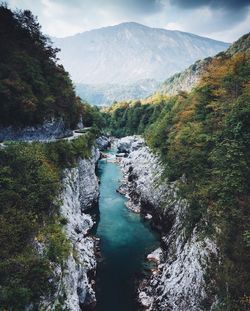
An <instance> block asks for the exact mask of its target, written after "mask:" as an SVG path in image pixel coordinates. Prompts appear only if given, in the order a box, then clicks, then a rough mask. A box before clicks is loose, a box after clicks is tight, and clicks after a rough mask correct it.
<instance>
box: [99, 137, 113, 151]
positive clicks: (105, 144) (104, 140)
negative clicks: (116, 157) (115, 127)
mask: <svg viewBox="0 0 250 311" xmlns="http://www.w3.org/2000/svg"><path fill="white" fill-rule="evenodd" d="M96 145H97V147H98V149H99V150H101V151H103V150H107V149H108V148H109V147H110V146H111V139H110V138H109V137H106V136H100V137H98V138H97V139H96Z"/></svg>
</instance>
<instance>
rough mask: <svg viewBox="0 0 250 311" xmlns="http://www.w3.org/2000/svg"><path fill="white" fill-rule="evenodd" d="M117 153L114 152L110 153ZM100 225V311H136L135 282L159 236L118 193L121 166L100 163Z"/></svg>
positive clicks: (98, 294)
mask: <svg viewBox="0 0 250 311" xmlns="http://www.w3.org/2000/svg"><path fill="white" fill-rule="evenodd" d="M110 153H111V154H112V153H113V154H114V153H115V151H114V150H113V151H112V150H111V151H110ZM98 174H99V177H100V199H99V210H100V222H99V224H98V227H97V233H96V235H97V237H99V238H100V239H101V244H100V246H101V253H102V260H101V262H100V263H99V264H98V269H97V301H98V302H97V311H136V310H138V306H137V305H136V302H135V280H136V277H137V276H138V275H139V274H141V273H142V272H143V271H144V270H145V255H146V254H147V253H149V252H151V251H152V250H154V249H155V248H156V247H157V246H158V245H159V242H158V237H157V235H156V234H154V233H153V232H152V231H151V230H150V228H149V226H148V225H147V224H145V223H144V222H143V221H142V220H141V218H140V216H139V215H138V214H135V213H133V212H131V211H129V210H128V209H127V208H126V206H125V202H126V198H125V197H124V196H122V195H120V194H119V193H117V192H116V189H117V188H118V187H119V183H120V180H121V178H122V172H121V169H120V167H119V165H118V164H116V163H110V162H107V161H106V160H100V161H99V165H98Z"/></svg>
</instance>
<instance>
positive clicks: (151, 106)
mask: <svg viewBox="0 0 250 311" xmlns="http://www.w3.org/2000/svg"><path fill="white" fill-rule="evenodd" d="M164 104H165V98H164V97H161V96H160V95H158V96H157V97H155V98H154V99H153V100H152V102H150V103H147V102H144V103H141V102H140V101H134V102H130V103H127V102H122V103H116V104H114V105H113V106H111V107H110V108H109V109H107V110H105V116H106V124H104V125H105V126H106V128H107V130H108V131H109V132H110V133H111V134H112V135H114V136H116V137H122V136H126V135H134V134H143V133H144V132H145V130H146V129H147V128H148V126H149V125H150V124H152V123H153V122H154V121H156V120H157V118H158V116H159V114H160V112H161V110H162V108H163V106H164Z"/></svg>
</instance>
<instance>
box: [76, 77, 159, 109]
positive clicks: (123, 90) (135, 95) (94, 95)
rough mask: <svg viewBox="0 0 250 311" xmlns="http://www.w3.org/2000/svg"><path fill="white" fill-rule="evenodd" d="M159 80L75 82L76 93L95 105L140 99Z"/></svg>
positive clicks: (147, 93)
mask: <svg viewBox="0 0 250 311" xmlns="http://www.w3.org/2000/svg"><path fill="white" fill-rule="evenodd" d="M158 87H159V82H157V81H155V80H152V79H148V80H140V81H137V82H134V83H129V84H102V85H92V84H82V83H77V84H76V93H77V94H78V95H79V96H80V97H81V98H82V99H84V100H86V101H87V102H89V103H91V104H93V105H97V106H108V105H110V104H112V103H113V102H115V101H122V100H129V99H140V98H144V97H147V96H149V95H151V94H152V93H154V92H155V90H156V89H157V88H158Z"/></svg>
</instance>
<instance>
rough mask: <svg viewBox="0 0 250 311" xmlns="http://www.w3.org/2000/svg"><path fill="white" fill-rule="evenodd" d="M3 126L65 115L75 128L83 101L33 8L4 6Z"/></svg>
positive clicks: (0, 36)
mask: <svg viewBox="0 0 250 311" xmlns="http://www.w3.org/2000/svg"><path fill="white" fill-rule="evenodd" d="M0 40H1V42H2V44H1V52H0V102H1V106H0V125H1V126H9V125H13V126H21V127H24V126H27V125H35V124H41V123H43V122H44V121H45V120H48V119H51V118H63V119H64V120H65V122H66V123H67V125H68V126H69V127H74V126H75V125H76V123H77V122H78V118H79V101H78V100H77V97H76V95H75V92H74V89H73V86H72V82H71V80H70V78H69V75H68V73H67V72H65V71H64V69H63V67H62V66H61V65H57V56H56V53H57V52H58V49H56V48H52V46H51V44H50V41H49V39H48V38H47V37H45V36H44V35H43V34H42V33H41V30H40V25H39V24H38V22H37V20H36V19H35V18H34V16H33V15H32V13H31V12H30V11H23V12H19V11H18V12H12V11H11V10H9V9H8V8H7V7H6V6H4V5H1V6H0Z"/></svg>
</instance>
